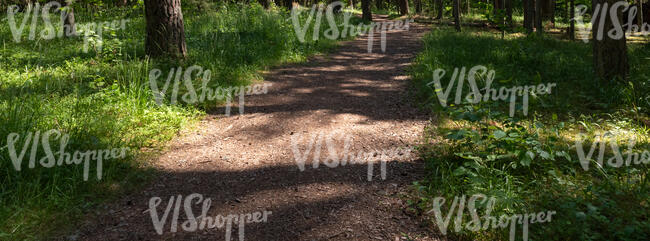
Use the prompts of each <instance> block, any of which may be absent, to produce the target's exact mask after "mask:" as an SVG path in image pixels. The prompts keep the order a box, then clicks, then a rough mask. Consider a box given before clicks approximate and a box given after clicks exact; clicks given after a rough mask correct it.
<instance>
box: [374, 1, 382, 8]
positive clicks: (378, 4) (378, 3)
mask: <svg viewBox="0 0 650 241" xmlns="http://www.w3.org/2000/svg"><path fill="white" fill-rule="evenodd" d="M375 6H376V7H377V9H384V0H375Z"/></svg>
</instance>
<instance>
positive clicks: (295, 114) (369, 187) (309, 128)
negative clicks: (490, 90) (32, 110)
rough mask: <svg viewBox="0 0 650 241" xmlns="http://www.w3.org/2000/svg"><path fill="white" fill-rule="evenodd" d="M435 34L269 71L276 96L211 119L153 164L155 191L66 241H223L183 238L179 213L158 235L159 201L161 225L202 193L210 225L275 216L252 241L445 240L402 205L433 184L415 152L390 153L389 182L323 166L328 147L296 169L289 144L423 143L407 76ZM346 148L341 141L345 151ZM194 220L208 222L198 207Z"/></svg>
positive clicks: (360, 41) (221, 234)
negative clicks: (174, 207)
mask: <svg viewBox="0 0 650 241" xmlns="http://www.w3.org/2000/svg"><path fill="white" fill-rule="evenodd" d="M379 21H386V19H385V17H383V18H382V19H379ZM429 28H430V27H427V26H424V25H420V24H416V23H411V25H410V28H409V30H395V31H390V32H388V33H387V46H386V52H385V53H382V52H381V49H380V46H379V34H377V33H376V34H375V41H374V47H373V52H372V53H368V50H367V44H368V42H367V38H366V37H365V36H361V37H358V38H357V39H356V40H353V41H347V42H341V43H340V46H339V48H337V50H336V51H335V52H333V53H330V54H327V55H322V56H316V57H314V58H312V59H311V60H310V61H308V62H307V63H303V64H292V65H286V66H282V67H277V68H274V69H272V70H271V71H270V72H269V73H267V74H265V83H271V84H272V86H271V87H270V88H269V90H268V93H267V94H263V95H251V96H246V97H245V109H244V112H245V113H244V114H242V115H239V113H238V108H237V107H233V109H232V110H231V112H232V113H233V114H232V115H231V116H224V115H223V113H224V108H223V107H221V108H218V109H217V110H216V111H214V113H209V115H208V116H207V118H206V119H205V120H204V121H202V123H201V124H200V128H197V130H196V131H194V132H192V133H190V134H187V135H183V136H180V137H178V138H177V140H174V141H173V143H172V144H171V146H170V148H169V149H168V150H167V151H166V152H165V153H164V154H163V155H161V156H160V157H159V158H158V159H157V160H156V161H155V163H154V164H153V165H155V167H156V169H157V170H158V171H159V172H160V175H159V176H157V178H156V179H155V180H154V181H153V182H152V183H151V184H150V185H148V187H146V188H144V189H143V190H141V191H140V192H138V193H133V194H131V195H128V196H124V197H122V198H120V199H118V200H117V201H116V202H114V203H111V204H108V205H107V206H106V208H105V210H103V211H101V212H100V214H99V215H98V216H96V217H95V218H92V220H88V221H87V222H86V223H85V224H83V225H82V226H81V227H80V228H79V230H78V231H77V232H76V234H74V235H72V236H69V237H68V238H69V239H76V240H224V239H225V228H212V229H208V228H206V229H203V230H198V231H195V232H186V231H183V230H182V229H181V227H180V225H181V224H182V222H183V221H185V220H187V218H186V217H185V215H184V212H183V206H182V205H181V209H180V210H181V215H180V218H179V222H178V226H179V227H178V229H179V230H178V232H170V222H171V218H169V220H167V222H166V224H165V226H164V230H163V231H164V232H163V234H162V235H159V234H158V233H156V230H155V229H154V225H153V223H152V218H151V217H150V214H149V213H148V212H147V210H148V209H149V201H150V199H151V198H153V197H160V198H161V199H162V202H161V204H160V206H159V207H158V209H157V212H158V215H159V217H160V216H162V212H163V211H164V209H165V207H166V206H167V202H168V201H169V198H170V197H172V196H177V195H182V196H183V197H186V196H188V195H190V194H192V193H198V194H201V195H203V197H204V198H210V199H211V200H212V204H211V207H210V209H209V212H208V215H209V216H212V217H214V216H217V215H222V216H225V215H228V214H246V213H253V212H257V211H263V210H267V211H271V212H272V214H270V215H269V216H268V220H267V221H266V222H260V223H250V224H246V226H245V239H246V240H391V241H392V240H438V239H439V237H438V234H436V233H434V231H433V230H432V228H431V227H430V226H429V225H425V224H423V223H426V222H423V221H422V220H418V218H417V217H413V216H412V215H409V212H407V211H406V209H407V207H408V206H407V204H406V202H405V200H406V199H405V198H404V196H405V195H407V194H408V193H409V188H410V185H411V184H412V182H414V181H417V180H421V179H422V178H423V176H424V175H425V172H424V164H423V161H422V160H421V159H419V158H418V156H417V152H412V155H410V156H409V155H399V154H398V155H395V156H391V157H390V159H389V160H388V163H387V166H386V171H387V173H386V179H385V180H382V178H381V175H380V166H379V164H376V165H374V171H373V174H372V181H368V179H367V175H368V174H367V173H368V165H367V164H363V163H356V164H347V165H345V166H343V165H339V166H337V167H328V166H325V165H323V164H322V162H323V160H324V159H325V158H324V156H325V155H326V154H327V153H328V149H327V148H326V146H327V145H326V143H325V142H323V144H322V149H321V158H320V161H321V165H320V166H319V167H318V168H313V167H312V165H311V162H312V156H311V155H310V156H309V158H308V160H307V163H306V168H305V170H304V171H300V170H299V168H298V165H297V164H296V159H295V158H294V153H293V151H292V141H291V140H292V136H299V137H302V141H301V142H298V144H297V147H298V148H299V150H301V151H305V150H306V149H307V148H308V144H309V141H308V140H309V139H307V138H311V137H312V136H313V135H317V134H320V133H323V134H324V135H328V134H329V133H344V134H345V135H346V136H349V137H351V139H352V141H351V145H350V150H349V152H350V153H355V154H356V153H358V152H359V151H361V152H372V151H374V150H389V149H394V148H397V147H400V148H409V147H413V146H415V145H417V144H418V143H419V141H420V140H421V138H422V133H423V130H424V127H425V126H426V124H427V123H428V120H429V117H428V115H427V113H426V112H423V111H421V110H419V109H418V108H417V107H416V105H415V104H414V103H413V101H412V97H411V96H410V95H409V94H408V91H407V89H408V88H407V87H408V84H409V77H408V74H407V72H406V71H407V68H408V66H409V64H410V63H411V62H412V60H413V58H414V57H415V56H416V54H417V53H418V52H419V51H420V50H421V41H420V39H421V38H422V36H423V35H424V34H425V33H426V32H427V31H428V30H429ZM342 139H343V138H340V137H336V136H334V138H333V140H334V142H335V143H334V144H335V145H334V146H337V147H339V148H338V149H337V150H338V152H339V153H342V151H343V148H342V144H341V143H342ZM299 140H300V139H299ZM312 152H313V151H312ZM402 154H403V153H402ZM193 212H194V213H195V215H196V216H198V215H200V212H201V207H200V205H194V206H193ZM169 216H172V214H171V212H170V214H169ZM235 226H236V225H233V230H232V240H237V239H238V234H239V231H238V229H237V228H236V227H235ZM443 239H444V238H443Z"/></svg>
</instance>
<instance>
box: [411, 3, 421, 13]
mask: <svg viewBox="0 0 650 241" xmlns="http://www.w3.org/2000/svg"><path fill="white" fill-rule="evenodd" d="M413 4H415V13H418V14H419V13H422V0H413Z"/></svg>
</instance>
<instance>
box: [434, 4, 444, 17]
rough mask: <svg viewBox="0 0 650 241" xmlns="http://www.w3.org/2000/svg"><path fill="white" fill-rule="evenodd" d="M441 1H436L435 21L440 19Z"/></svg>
mask: <svg viewBox="0 0 650 241" xmlns="http://www.w3.org/2000/svg"><path fill="white" fill-rule="evenodd" d="M442 5H443V4H442V0H436V9H437V10H438V16H437V17H436V19H442V8H443V6H442Z"/></svg>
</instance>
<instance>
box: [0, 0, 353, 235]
mask: <svg viewBox="0 0 650 241" xmlns="http://www.w3.org/2000/svg"><path fill="white" fill-rule="evenodd" d="M184 7H185V10H184V15H185V31H186V36H187V47H188V50H189V54H188V57H187V59H185V60H184V61H182V62H181V63H177V62H176V61H169V60H151V59H148V58H147V57H146V56H145V53H144V42H145V23H144V19H143V17H142V16H143V15H144V10H143V8H142V6H136V7H134V8H130V9H113V8H109V9H106V10H99V9H94V10H92V11H91V10H88V9H82V8H77V9H75V14H76V20H77V23H85V22H90V21H104V20H115V19H125V18H128V19H130V22H129V23H128V24H127V27H126V30H123V31H122V30H120V31H108V32H106V33H105V34H104V39H103V41H104V42H103V49H102V51H101V52H96V51H94V50H93V49H94V48H91V51H90V52H88V53H83V52H82V51H81V48H82V45H83V40H82V38H70V39H58V38H57V39H53V40H35V41H29V40H26V35H27V34H28V32H29V29H27V30H26V31H25V32H24V33H23V41H22V42H21V43H15V42H13V38H12V35H11V31H10V29H9V25H8V24H6V21H4V19H5V17H6V14H3V15H2V16H1V18H2V19H3V21H2V24H0V43H1V44H2V46H0V147H2V146H6V145H7V140H6V138H5V137H6V136H8V135H9V134H10V133H19V134H20V135H21V138H23V139H21V140H20V141H19V142H18V144H19V145H21V144H22V143H24V141H25V140H24V137H25V136H26V133H27V132H35V131H41V132H44V131H47V130H50V129H56V130H60V131H61V132H63V133H65V134H69V135H70V141H69V143H68V146H67V148H66V150H67V151H68V152H74V151H75V150H80V151H83V150H95V149H107V148H121V147H129V148H130V149H131V150H132V152H130V153H129V156H128V158H126V159H124V160H116V161H107V162H104V171H103V172H104V175H103V178H102V180H101V181H98V180H97V179H94V178H93V175H92V174H93V173H94V168H91V171H90V173H91V176H90V178H89V180H88V181H85V182H84V181H83V178H82V165H79V166H76V165H72V166H66V165H64V166H61V167H54V168H50V169H48V168H43V167H40V166H38V165H37V167H36V168H34V169H29V168H26V164H25V163H26V162H27V161H24V162H23V170H22V171H20V172H18V171H16V170H15V169H14V167H13V165H12V162H11V160H10V159H9V155H8V153H7V149H6V148H4V149H0V173H2V174H0V204H1V205H0V239H2V240H42V239H46V238H50V237H56V235H62V234H65V233H67V232H68V231H69V228H71V227H73V225H74V224H76V223H80V222H81V221H82V220H83V218H84V215H83V214H84V213H85V212H88V211H89V210H91V209H93V208H95V207H97V206H98V204H101V203H103V202H106V201H107V200H110V199H111V198H114V197H116V196H117V195H119V194H122V193H124V192H128V191H132V190H134V189H137V188H139V187H140V186H141V185H142V184H144V183H146V181H147V180H149V178H150V177H151V176H152V175H155V172H154V171H153V170H152V169H151V168H150V166H151V165H150V164H149V163H148V162H147V160H150V159H153V158H155V155H156V153H159V151H160V150H162V149H163V148H164V147H165V145H166V143H167V142H168V141H169V140H171V139H172V138H173V137H175V136H176V135H178V133H179V132H180V131H181V130H183V129H186V128H191V127H192V126H194V123H196V121H197V120H199V119H200V118H201V117H202V116H203V115H204V113H205V110H206V108H209V107H214V106H215V103H198V104H195V105H183V106H171V105H161V106H158V105H156V103H155V102H154V99H153V95H152V93H151V90H150V89H149V84H148V81H149V80H148V76H149V71H150V70H152V69H154V68H158V69H162V71H163V73H164V75H165V76H166V74H167V73H168V72H169V69H170V68H172V67H178V66H181V67H185V68H186V67H188V66H191V65H199V66H201V67H203V68H204V69H210V70H211V71H212V80H211V82H210V83H211V85H212V86H223V87H226V86H234V85H242V84H250V83H252V82H255V81H258V80H260V79H262V77H261V75H260V73H261V71H263V70H265V69H267V68H269V67H271V66H274V65H278V64H282V63H287V62H299V61H304V60H306V59H307V57H308V56H310V55H314V54H317V53H321V52H325V51H328V50H330V49H333V48H334V47H335V44H336V41H334V40H327V39H325V38H321V39H319V40H317V41H313V40H309V39H308V40H307V42H305V43H301V42H299V41H298V40H297V38H296V35H295V33H294V30H293V26H292V25H291V22H290V19H289V14H288V12H287V11H286V10H281V9H278V8H274V9H271V10H269V11H267V10H264V9H262V8H261V7H260V6H259V5H256V4H254V5H252V7H250V6H246V7H244V6H241V5H234V4H231V5H226V4H219V5H215V6H208V7H209V8H207V9H206V8H204V9H205V10H204V12H196V11H195V9H194V8H192V7H191V6H189V7H188V6H184ZM22 17H23V16H22V14H19V15H18V16H17V19H18V21H20V20H21V19H22ZM303 17H304V16H303ZM52 19H53V21H55V23H56V21H57V20H58V18H55V17H53V18H52ZM337 20H338V21H340V19H337ZM323 21H326V20H325V19H324V20H323ZM354 21H357V20H356V19H354ZM39 23H41V24H42V21H41V20H40V19H39ZM42 27H43V26H40V25H39V28H42ZM28 28H29V27H28ZM311 31H312V30H310V31H309V32H308V34H307V36H310V33H311ZM320 31H325V29H324V28H321V30H320ZM321 36H322V35H321ZM198 84H199V83H197V85H198ZM51 144H52V148H53V149H57V148H58V146H59V144H58V141H56V142H55V141H52V142H51ZM19 150H20V149H19ZM29 155H30V154H29V151H28V154H26V156H27V157H26V158H25V159H28V156H29ZM43 155H44V154H43V151H42V150H41V149H39V151H38V152H37V153H36V157H37V160H39V159H40V158H41V157H43Z"/></svg>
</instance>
